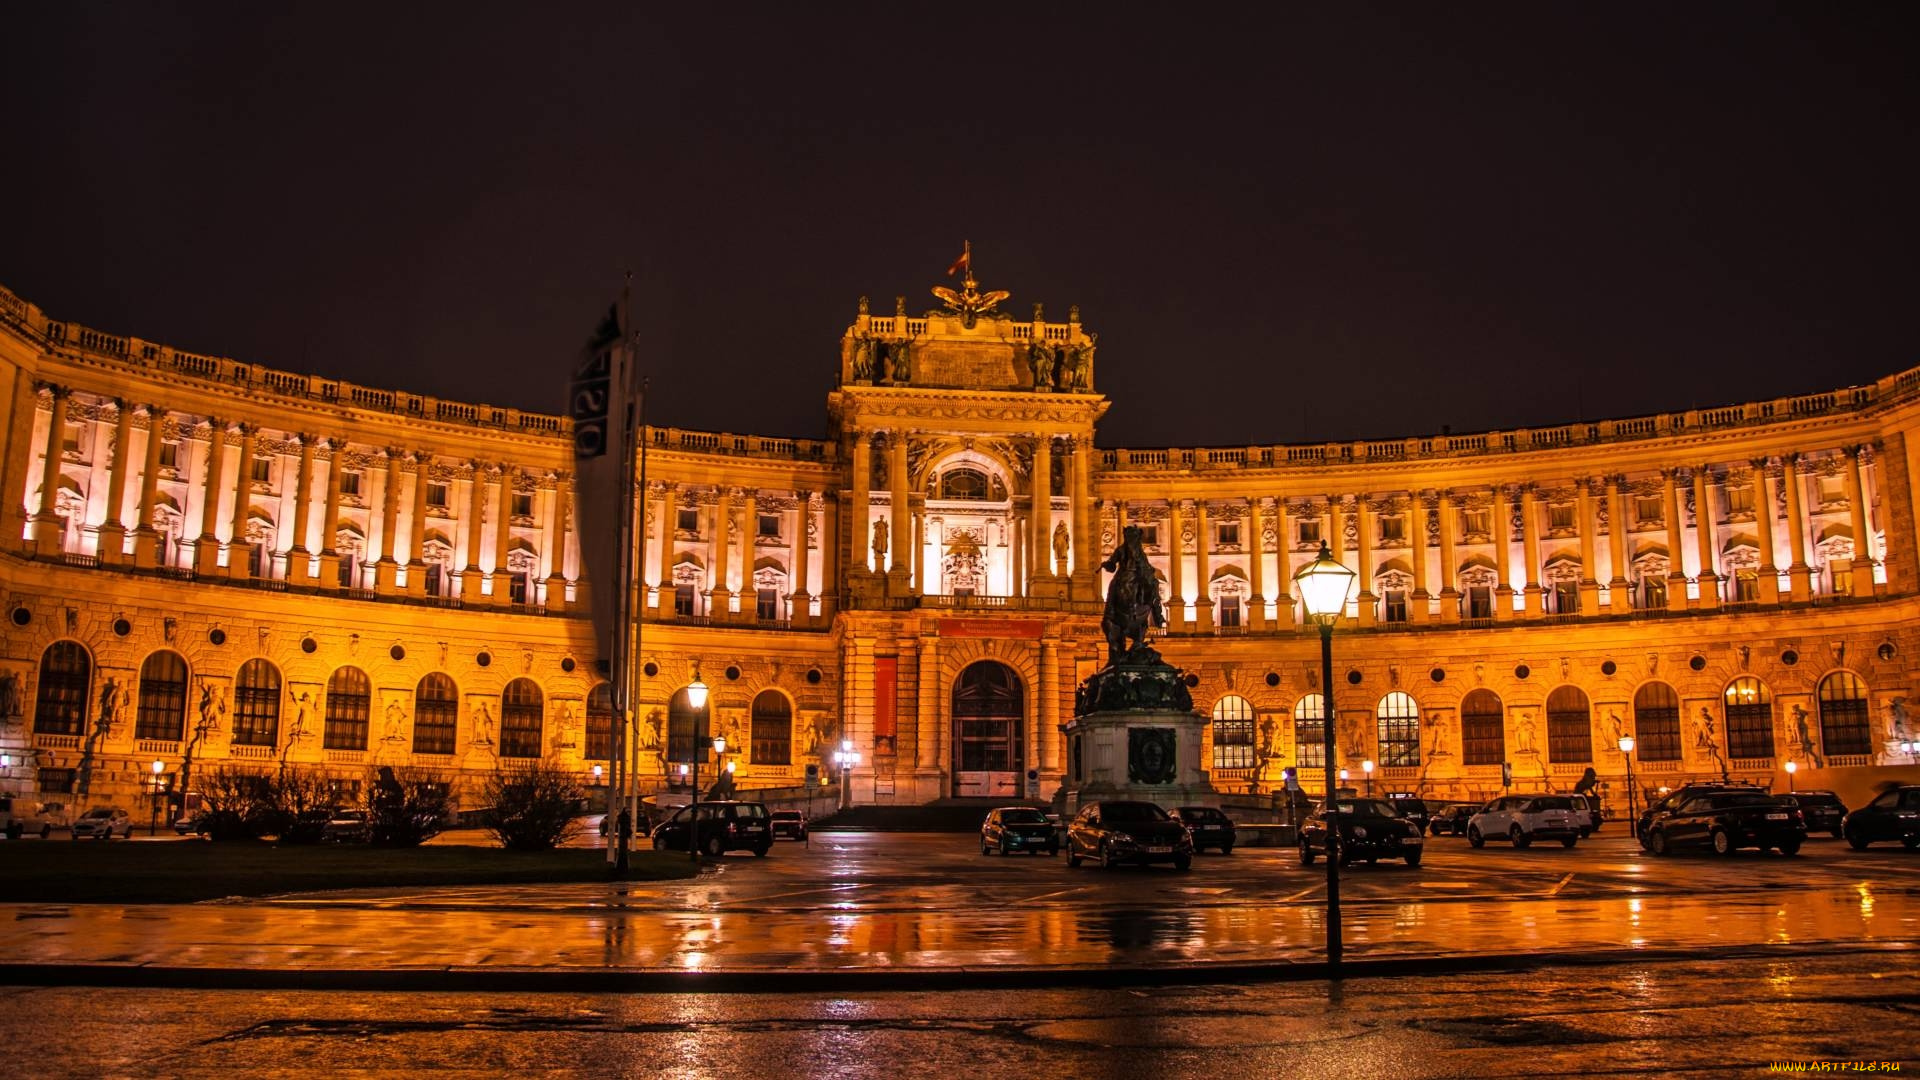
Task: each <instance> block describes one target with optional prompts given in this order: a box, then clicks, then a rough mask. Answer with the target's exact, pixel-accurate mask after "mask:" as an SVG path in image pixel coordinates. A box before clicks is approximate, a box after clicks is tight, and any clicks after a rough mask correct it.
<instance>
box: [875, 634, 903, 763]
mask: <svg viewBox="0 0 1920 1080" xmlns="http://www.w3.org/2000/svg"><path fill="white" fill-rule="evenodd" d="M899 685H900V661H899V660H898V659H897V658H895V657H892V656H876V657H874V658H873V749H874V752H875V753H888V754H890V753H892V752H893V737H894V729H895V721H894V694H895V691H896V690H897V689H898V688H899Z"/></svg>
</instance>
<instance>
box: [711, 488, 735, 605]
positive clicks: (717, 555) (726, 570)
mask: <svg viewBox="0 0 1920 1080" xmlns="http://www.w3.org/2000/svg"><path fill="white" fill-rule="evenodd" d="M736 490H738V489H736V488H728V487H723V488H721V489H719V493H718V497H717V498H715V499H714V501H713V578H712V580H711V581H710V582H709V587H708V589H707V615H708V616H709V617H710V618H712V619H713V620H714V621H715V622H726V621H727V620H728V619H731V618H732V617H733V590H732V589H731V588H729V587H728V584H727V582H728V580H729V578H730V577H731V575H732V570H733V565H732V564H733V559H732V554H733V493H734V492H735V491H736Z"/></svg>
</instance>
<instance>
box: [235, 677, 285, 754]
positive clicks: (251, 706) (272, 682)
mask: <svg viewBox="0 0 1920 1080" xmlns="http://www.w3.org/2000/svg"><path fill="white" fill-rule="evenodd" d="M279 737H280V669H279V668H277V667H274V666H273V665H272V664H270V663H268V662H267V661H265V660H261V659H257V658H256V659H253V660H249V661H247V662H246V663H244V664H241V665H240V674H239V675H238V676H237V677H236V678H235V679H234V680H233V742H234V745H236V746H275V745H278V743H279Z"/></svg>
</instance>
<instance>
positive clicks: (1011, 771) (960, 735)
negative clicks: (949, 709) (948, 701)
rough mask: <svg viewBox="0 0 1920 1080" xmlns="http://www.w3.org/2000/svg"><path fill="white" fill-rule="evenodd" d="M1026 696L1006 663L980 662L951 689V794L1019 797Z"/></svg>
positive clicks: (1018, 680) (971, 666) (1024, 752)
mask: <svg viewBox="0 0 1920 1080" xmlns="http://www.w3.org/2000/svg"><path fill="white" fill-rule="evenodd" d="M1025 703H1026V698H1025V695H1024V694H1023V693H1022V691H1021V689H1020V677H1019V676H1018V675H1016V674H1014V672H1013V669H1012V668H1010V667H1008V666H1007V665H1005V664H1001V663H997V662H995V661H992V660H981V661H979V662H978V663H974V664H970V665H968V667H967V669H966V670H965V671H962V672H961V673H960V681H959V682H958V683H956V684H955V685H954V688H953V729H954V731H953V793H954V794H955V795H960V796H968V795H990V796H996V797H1015V796H1018V795H1019V794H1020V774H1021V772H1022V770H1024V769H1025V768H1026V741H1025V733H1026V727H1027V724H1026V708H1025Z"/></svg>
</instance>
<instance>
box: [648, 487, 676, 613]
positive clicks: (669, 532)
mask: <svg viewBox="0 0 1920 1080" xmlns="http://www.w3.org/2000/svg"><path fill="white" fill-rule="evenodd" d="M678 493H679V488H678V487H676V486H675V485H674V484H673V482H672V481H666V480H663V481H661V482H660V563H659V571H658V573H659V578H658V581H659V590H658V591H657V592H656V593H655V594H654V604H653V613H654V614H655V615H656V616H658V617H660V618H662V619H671V618H673V615H674V608H673V596H674V586H673V544H674V539H675V537H676V535H677V534H678V533H679V531H680V507H679V506H678V505H677V500H676V499H675V496H676V495H677V494H678Z"/></svg>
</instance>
